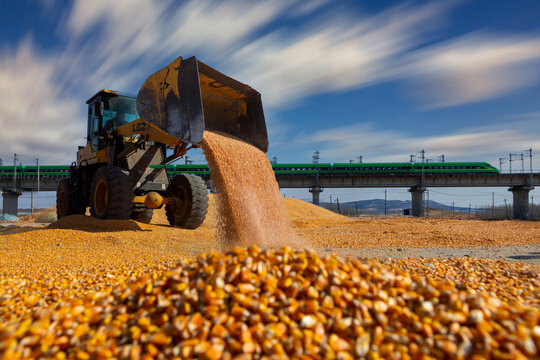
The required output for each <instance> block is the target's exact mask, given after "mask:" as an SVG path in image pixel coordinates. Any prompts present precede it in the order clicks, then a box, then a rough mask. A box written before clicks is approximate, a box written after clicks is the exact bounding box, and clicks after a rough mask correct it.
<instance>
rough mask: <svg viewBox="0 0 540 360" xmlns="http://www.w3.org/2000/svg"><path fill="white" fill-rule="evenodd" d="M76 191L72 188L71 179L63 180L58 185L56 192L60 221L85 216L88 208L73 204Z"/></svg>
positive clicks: (57, 215)
mask: <svg viewBox="0 0 540 360" xmlns="http://www.w3.org/2000/svg"><path fill="white" fill-rule="evenodd" d="M74 192H75V189H73V187H72V186H71V180H70V179H62V180H60V182H59V183H58V189H57V190H56V217H57V218H58V219H61V218H63V217H64V216H68V215H75V214H84V213H85V211H86V208H85V207H84V206H81V205H78V204H76V205H74V204H73V197H74Z"/></svg>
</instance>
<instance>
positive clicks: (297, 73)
mask: <svg viewBox="0 0 540 360" xmlns="http://www.w3.org/2000/svg"><path fill="white" fill-rule="evenodd" d="M445 9H446V7H445V6H443V5H441V4H440V3H439V4H431V5H427V6H423V7H415V8H408V7H398V8H392V9H390V10H387V11H385V12H383V13H381V14H378V15H375V16H372V17H364V18H357V17H353V16H349V15H347V14H344V13H341V12H337V13H332V14H331V16H328V17H324V18H320V19H317V20H315V21H313V22H312V23H309V24H307V25H305V28H304V29H303V30H302V31H300V32H297V33H294V32H293V33H291V32H290V31H289V30H287V29H281V30H277V31H274V32H273V33H270V34H269V35H266V36H264V37H262V38H260V39H257V40H255V41H253V42H251V43H249V44H247V45H245V46H243V47H242V48H240V49H238V51H236V52H235V53H234V54H233V55H232V58H231V60H230V61H229V63H228V64H227V66H226V67H228V68H230V69H231V72H233V73H236V74H238V75H237V77H238V78H241V79H247V80H248V81H249V83H250V84H253V85H254V86H255V87H256V88H257V89H258V90H259V91H260V92H261V93H262V94H263V95H264V99H265V104H267V105H269V106H271V107H280V106H282V105H283V104H287V103H291V102H293V101H295V100H298V99H301V98H304V97H307V96H309V95H313V94H320V93H325V92H329V91H337V90H348V89H353V88H358V87H362V86H367V85H370V84H373V83H376V82H381V81H384V80H388V79H391V78H393V77H395V76H396V75H397V74H396V73H395V72H394V70H393V69H394V68H395V65H396V63H399V57H400V55H402V54H403V53H404V52H405V51H407V50H410V49H411V48H413V47H414V46H417V45H418V44H419V43H420V42H421V41H423V40H424V39H425V35H424V34H425V32H426V31H427V30H428V29H429V28H430V26H431V24H432V23H431V21H433V20H434V19H436V18H437V17H439V16H440V15H441V13H442V12H443V10H445Z"/></svg>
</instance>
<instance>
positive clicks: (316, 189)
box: [309, 186, 323, 205]
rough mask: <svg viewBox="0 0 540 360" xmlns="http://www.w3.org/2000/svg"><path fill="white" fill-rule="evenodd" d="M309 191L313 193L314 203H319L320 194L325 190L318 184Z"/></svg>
mask: <svg viewBox="0 0 540 360" xmlns="http://www.w3.org/2000/svg"><path fill="white" fill-rule="evenodd" d="M309 192H310V193H312V194H313V204H315V205H319V194H320V193H322V192H323V189H322V188H320V187H318V186H316V187H313V188H311V189H309Z"/></svg>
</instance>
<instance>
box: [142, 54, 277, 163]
mask: <svg viewBox="0 0 540 360" xmlns="http://www.w3.org/2000/svg"><path fill="white" fill-rule="evenodd" d="M137 111H138V113H139V116H140V117H141V119H143V120H145V121H148V122H149V123H151V124H154V125H156V126H158V127H159V128H160V129H162V130H163V131H165V132H167V133H169V134H170V135H173V136H175V137H177V138H179V139H180V140H182V141H184V142H187V143H191V144H195V145H197V144H199V143H200V142H201V140H202V138H203V133H204V130H213V131H221V132H224V133H227V134H231V135H234V136H236V137H237V138H239V139H241V140H243V141H246V142H248V143H250V144H252V145H254V146H255V147H257V148H259V149H261V150H262V151H264V152H267V151H268V134H267V132H266V123H265V121H264V113H263V108H262V102H261V94H259V93H258V92H257V91H256V90H254V89H252V88H251V87H249V86H248V85H245V84H242V83H241V82H238V81H236V80H234V79H232V78H230V77H228V76H225V75H223V74H222V73H220V72H219V71H216V70H214V69H212V68H211V67H210V66H208V65H205V64H203V63H202V62H200V61H197V59H195V57H191V58H189V59H186V60H183V59H182V58H181V57H179V58H178V59H176V60H174V61H173V62H172V63H171V64H170V65H169V66H167V67H165V68H163V69H161V70H159V71H158V72H156V73H155V74H153V75H151V76H150V77H148V79H146V82H145V83H144V85H143V86H142V87H141V89H140V90H139V94H138V96H137Z"/></svg>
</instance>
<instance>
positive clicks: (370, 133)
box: [291, 121, 540, 165]
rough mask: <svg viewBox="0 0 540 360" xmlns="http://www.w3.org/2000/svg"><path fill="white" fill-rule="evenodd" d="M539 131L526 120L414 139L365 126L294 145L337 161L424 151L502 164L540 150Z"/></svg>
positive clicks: (399, 157)
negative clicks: (500, 160) (504, 158)
mask: <svg viewBox="0 0 540 360" xmlns="http://www.w3.org/2000/svg"><path fill="white" fill-rule="evenodd" d="M539 131H540V123H538V122H536V121H522V122H519V123H514V124H513V125H512V127H510V128H509V127H508V125H507V124H498V125H491V126H481V127H469V128H464V129H460V130H457V131H456V132H455V133H451V134H444V135H427V136H411V135H409V134H405V133H403V132H400V131H390V130H382V129H379V128H377V127H376V126H374V125H373V124H368V123H363V124H354V125H349V126H342V127H337V128H329V129H321V130H320V131H317V132H315V133H313V134H300V135H299V136H298V137H297V138H296V139H294V140H293V141H291V143H292V144H295V145H297V146H298V145H299V146H302V145H303V146H305V145H307V144H309V145H310V146H311V147H312V148H313V149H315V148H317V149H318V150H319V151H320V152H321V154H322V156H324V158H325V159H330V161H334V162H347V161H348V160H349V159H352V158H354V157H356V156H359V155H364V159H365V161H366V162H377V161H388V162H392V161H407V160H408V158H409V155H410V154H414V153H416V152H417V151H420V150H421V149H424V150H426V154H427V155H426V156H427V157H433V156H438V155H441V154H444V155H445V156H446V159H447V161H452V160H455V161H463V160H475V161H489V162H491V163H493V164H494V165H498V156H503V155H504V154H508V153H515V152H518V151H519V152H521V150H523V149H525V148H531V147H532V148H533V149H540V139H539V138H538V135H537V134H538V132H539Z"/></svg>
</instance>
